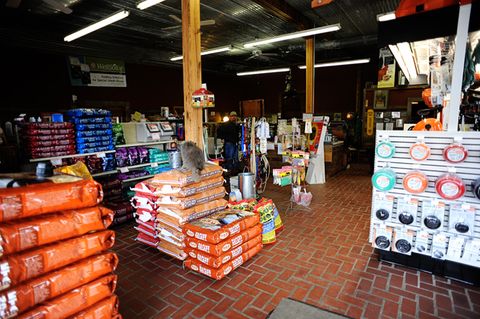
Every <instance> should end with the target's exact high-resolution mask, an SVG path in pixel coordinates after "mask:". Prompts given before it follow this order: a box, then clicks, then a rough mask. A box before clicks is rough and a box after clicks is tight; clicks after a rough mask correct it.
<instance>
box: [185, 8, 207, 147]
mask: <svg viewBox="0 0 480 319" xmlns="http://www.w3.org/2000/svg"><path fill="white" fill-rule="evenodd" d="M182 51H183V107H184V110H185V117H184V121H185V139H186V140H188V141H192V142H195V143H196V144H197V146H198V147H200V148H203V131H202V126H203V123H202V109H201V108H193V106H192V94H193V92H194V91H195V90H198V89H199V88H200V87H201V86H202V60H201V57H200V52H201V42H200V0H182Z"/></svg>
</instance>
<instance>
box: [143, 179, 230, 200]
mask: <svg viewBox="0 0 480 319" xmlns="http://www.w3.org/2000/svg"><path fill="white" fill-rule="evenodd" d="M223 183H224V180H223V177H222V176H217V177H213V178H209V179H205V180H203V181H200V182H197V183H193V184H190V185H187V186H183V187H179V186H172V185H163V184H158V183H155V181H154V180H147V181H145V182H142V183H138V184H137V185H135V188H134V189H133V190H134V191H135V192H137V194H141V195H147V196H155V197H160V196H174V197H188V196H192V195H195V194H199V193H202V192H204V191H207V190H209V189H212V188H216V187H220V186H222V185H223Z"/></svg>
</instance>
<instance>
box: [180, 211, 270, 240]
mask: <svg viewBox="0 0 480 319" xmlns="http://www.w3.org/2000/svg"><path fill="white" fill-rule="evenodd" d="M258 223H260V215H259V214H254V213H251V212H245V211H241V210H235V209H226V210H224V211H221V212H219V213H215V214H213V215H211V216H208V217H204V218H202V219H199V220H196V221H194V222H191V223H188V224H186V225H185V226H184V227H183V232H184V233H185V234H186V235H187V236H189V237H192V238H196V239H199V240H202V241H206V242H209V243H212V244H218V243H219V242H221V241H222V240H225V239H227V238H230V237H232V236H235V235H236V234H238V233H240V232H242V231H244V230H245V229H248V228H250V227H253V226H255V225H257V224H258Z"/></svg>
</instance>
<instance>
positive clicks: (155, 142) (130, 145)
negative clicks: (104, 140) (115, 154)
mask: <svg viewBox="0 0 480 319" xmlns="http://www.w3.org/2000/svg"><path fill="white" fill-rule="evenodd" d="M172 142H175V140H167V141H154V142H145V143H134V144H124V145H116V146H115V148H122V147H134V146H149V145H160V144H168V143H172Z"/></svg>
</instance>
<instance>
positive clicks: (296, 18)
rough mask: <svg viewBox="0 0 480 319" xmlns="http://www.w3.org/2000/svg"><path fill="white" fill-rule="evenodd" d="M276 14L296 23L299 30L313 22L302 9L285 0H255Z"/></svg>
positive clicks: (311, 24) (308, 26)
mask: <svg viewBox="0 0 480 319" xmlns="http://www.w3.org/2000/svg"><path fill="white" fill-rule="evenodd" d="M253 1H254V2H256V3H257V4H259V5H261V6H262V7H263V8H264V9H265V10H267V11H268V12H270V13H271V14H273V15H274V16H276V17H278V18H280V19H283V20H286V21H288V22H291V23H295V24H296V25H297V28H298V29H299V30H303V29H309V28H311V27H312V26H313V23H312V22H311V21H310V20H309V19H308V18H307V17H305V16H304V15H303V14H302V13H301V12H300V11H298V10H297V9H295V8H294V7H292V6H291V5H289V4H288V3H287V2H286V1H284V0H253Z"/></svg>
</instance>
